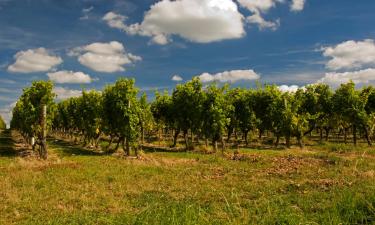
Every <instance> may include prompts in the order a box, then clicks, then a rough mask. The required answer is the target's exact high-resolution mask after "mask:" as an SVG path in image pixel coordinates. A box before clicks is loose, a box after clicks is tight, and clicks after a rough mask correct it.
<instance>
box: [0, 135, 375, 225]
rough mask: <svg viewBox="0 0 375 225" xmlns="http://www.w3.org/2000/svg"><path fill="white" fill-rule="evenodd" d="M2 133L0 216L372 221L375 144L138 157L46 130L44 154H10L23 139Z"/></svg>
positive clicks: (47, 220)
mask: <svg viewBox="0 0 375 225" xmlns="http://www.w3.org/2000/svg"><path fill="white" fill-rule="evenodd" d="M16 140H17V139H16ZM0 141H1V142H0V151H1V153H0V189H1V192H0V202H2V204H0V215H1V217H0V224H15V223H21V224H36V223H38V224H134V223H136V224H211V223H215V224H244V223H246V224H247V223H254V224H271V223H274V222H276V221H284V222H285V223H288V224H340V223H342V224H373V222H374V218H375V211H374V209H373V208H372V206H373V205H374V203H375V182H374V168H375V164H374V163H375V160H374V159H375V152H374V149H372V148H363V147H362V148H353V147H352V149H351V150H346V151H336V149H339V147H340V146H337V145H336V146H333V145H332V146H316V147H314V148H310V147H307V148H306V149H304V150H300V149H299V148H294V149H289V150H283V151H280V150H263V151H260V150H254V149H240V150H239V154H237V155H233V152H232V151H228V152H227V155H225V156H224V157H223V156H222V155H221V154H219V153H217V154H211V155H207V154H202V153H196V152H186V153H185V152H177V153H176V152H141V153H140V156H141V159H134V158H128V157H124V156H123V154H122V153H121V154H114V155H103V154H99V153H93V152H92V151H87V150H85V149H83V148H82V147H80V145H72V144H70V143H68V142H64V141H57V140H54V139H50V140H49V142H48V145H49V151H50V152H49V153H50V154H49V155H50V157H49V159H48V160H46V161H44V160H39V159H37V157H35V158H33V157H30V156H29V157H20V156H19V152H20V151H17V154H16V153H15V151H14V148H18V146H20V143H18V141H16V142H15V143H13V141H12V139H11V137H10V133H9V132H7V131H6V132H3V133H2V134H1V138H0ZM364 151H365V153H364ZM99 155H100V156H99ZM10 156H12V157H10ZM14 156H16V157H14Z"/></svg>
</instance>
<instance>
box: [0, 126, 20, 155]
mask: <svg viewBox="0 0 375 225" xmlns="http://www.w3.org/2000/svg"><path fill="white" fill-rule="evenodd" d="M16 153H17V152H16V151H15V148H14V141H13V140H12V139H11V134H10V130H4V131H2V130H0V157H14V156H16Z"/></svg>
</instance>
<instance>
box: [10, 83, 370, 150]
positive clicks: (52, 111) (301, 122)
mask: <svg viewBox="0 0 375 225" xmlns="http://www.w3.org/2000/svg"><path fill="white" fill-rule="evenodd" d="M55 96H56V95H55V94H54V93H53V83H51V82H50V81H34V82H33V83H32V85H31V87H28V88H25V89H24V91H23V94H22V96H21V97H20V98H19V100H18V101H17V104H16V106H15V108H14V109H13V118H12V121H11V128H12V129H16V130H18V131H20V133H21V134H22V136H23V137H24V139H25V140H26V141H28V142H29V140H30V138H31V137H36V138H37V139H38V137H42V135H41V133H42V132H43V131H42V126H41V118H40V115H41V105H46V106H47V122H46V123H47V129H48V131H50V133H51V132H52V133H54V134H60V135H65V136H70V137H71V138H74V139H79V140H80V141H82V142H83V143H84V144H85V145H86V144H91V145H94V146H98V145H99V144H100V143H101V140H103V139H106V140H107V141H108V142H109V144H108V145H107V147H106V151H107V152H109V153H111V152H114V151H116V150H117V149H118V148H119V147H120V146H122V147H123V149H124V151H125V153H126V154H127V155H129V154H130V150H131V149H132V148H133V149H134V150H135V153H136V154H137V149H138V147H139V146H142V145H143V144H144V142H145V137H147V138H148V139H150V140H151V136H156V137H157V139H158V140H159V141H160V140H161V139H162V137H165V136H168V137H170V140H171V143H172V144H171V147H176V146H177V145H178V143H179V140H183V141H182V143H184V146H185V148H186V149H190V148H193V146H194V145H196V144H199V143H201V142H204V143H205V144H206V145H207V146H208V145H209V143H210V144H211V145H212V148H213V149H214V150H217V149H218V145H220V146H221V148H222V149H223V150H224V149H225V148H226V145H227V144H228V143H232V144H233V143H234V144H239V143H240V142H241V141H242V143H244V144H245V145H248V144H249V142H250V141H249V136H254V135H255V134H256V136H258V141H259V140H262V137H264V136H265V135H266V134H268V136H271V137H272V144H273V145H275V146H276V147H277V146H278V145H279V144H280V143H281V141H284V140H285V146H286V147H287V148H289V147H290V146H291V144H292V139H293V138H295V140H296V143H297V144H298V145H299V146H300V147H301V148H302V147H303V146H304V137H305V136H307V135H311V133H312V132H313V131H317V132H318V134H320V140H324V139H326V140H328V139H329V136H330V135H331V136H332V135H333V134H336V135H337V137H343V142H345V143H347V142H348V139H349V137H351V138H352V140H353V143H354V144H355V145H356V144H357V142H358V138H363V139H364V140H365V141H366V142H367V143H368V145H371V140H372V139H373V137H374V130H375V129H374V128H375V116H374V115H375V114H374V113H375V88H374V87H372V86H368V87H365V88H362V89H356V87H355V84H354V83H353V82H349V83H346V84H342V85H341V86H340V87H339V88H337V89H336V90H332V89H331V88H330V87H329V86H328V85H326V84H312V85H308V86H306V87H305V88H300V89H298V90H297V91H296V92H295V93H292V92H282V91H280V90H279V88H278V87H277V86H275V85H264V86H260V85H258V87H257V88H254V89H245V88H230V87H229V85H224V86H219V85H217V84H216V83H212V84H210V85H208V86H203V85H202V82H201V81H200V80H199V78H193V79H192V80H191V81H188V82H186V83H184V84H178V85H177V86H176V87H175V88H174V90H173V91H172V93H168V92H167V91H165V92H163V93H160V92H156V93H155V98H154V100H153V101H151V102H149V101H148V100H147V96H146V94H145V93H143V94H141V93H140V92H139V89H137V88H136V87H135V81H134V80H133V79H125V78H120V79H119V80H117V81H116V83H114V84H111V85H107V86H106V87H105V88H104V90H103V91H101V92H100V91H95V90H91V91H85V90H83V91H82V95H81V96H80V97H72V98H69V99H67V100H64V101H61V102H58V103H56V102H55V101H54V98H55ZM250 134H252V135H250Z"/></svg>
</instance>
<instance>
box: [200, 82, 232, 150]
mask: <svg viewBox="0 0 375 225" xmlns="http://www.w3.org/2000/svg"><path fill="white" fill-rule="evenodd" d="M227 89H228V87H227V86H224V87H222V88H218V87H217V85H216V84H211V85H210V86H208V88H207V89H206V91H205V93H204V100H203V103H202V120H203V126H202V130H203V132H204V135H205V137H206V138H207V139H208V138H210V139H211V140H212V145H213V148H214V150H215V151H216V150H217V142H218V141H219V140H220V141H221V143H222V149H223V151H224V149H225V142H224V137H223V135H224V132H225V128H226V127H227V125H228V124H229V123H230V119H229V118H228V117H227V115H228V111H229V110H230V109H231V107H232V105H228V104H227V102H226V98H225V91H226V90H227Z"/></svg>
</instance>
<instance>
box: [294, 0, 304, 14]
mask: <svg viewBox="0 0 375 225" xmlns="http://www.w3.org/2000/svg"><path fill="white" fill-rule="evenodd" d="M305 2H306V0H292V4H291V5H290V10H292V11H295V12H298V11H302V10H303V8H304V7H305Z"/></svg>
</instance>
